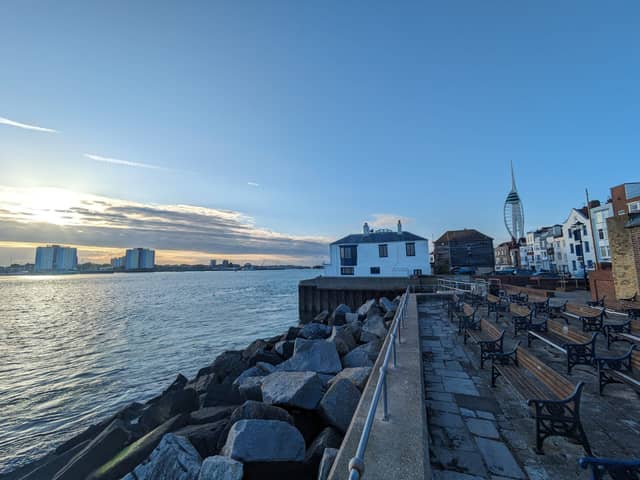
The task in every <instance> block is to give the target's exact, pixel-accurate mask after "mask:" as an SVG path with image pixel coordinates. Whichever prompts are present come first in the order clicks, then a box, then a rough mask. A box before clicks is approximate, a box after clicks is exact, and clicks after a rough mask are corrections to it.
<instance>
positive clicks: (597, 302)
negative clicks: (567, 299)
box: [587, 295, 607, 307]
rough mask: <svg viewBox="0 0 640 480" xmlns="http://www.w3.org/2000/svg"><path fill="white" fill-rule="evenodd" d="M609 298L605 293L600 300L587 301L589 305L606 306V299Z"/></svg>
mask: <svg viewBox="0 0 640 480" xmlns="http://www.w3.org/2000/svg"><path fill="white" fill-rule="evenodd" d="M605 298H607V296H606V295H603V296H602V297H601V298H599V299H598V300H590V301H588V302H587V306H589V307H604V300H605Z"/></svg>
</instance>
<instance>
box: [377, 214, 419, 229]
mask: <svg viewBox="0 0 640 480" xmlns="http://www.w3.org/2000/svg"><path fill="white" fill-rule="evenodd" d="M398 220H400V221H401V222H402V224H403V225H407V224H409V223H412V222H413V219H412V218H409V217H403V216H402V215H397V214H395V213H373V214H372V215H371V220H369V222H368V223H369V225H371V226H372V227H378V228H380V227H387V228H395V226H396V224H397V223H398Z"/></svg>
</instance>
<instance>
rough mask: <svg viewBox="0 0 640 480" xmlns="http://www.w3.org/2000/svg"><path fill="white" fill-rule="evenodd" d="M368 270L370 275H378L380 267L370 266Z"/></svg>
mask: <svg viewBox="0 0 640 480" xmlns="http://www.w3.org/2000/svg"><path fill="white" fill-rule="evenodd" d="M385 247H386V245H385ZM370 271H371V275H380V267H371V270H370Z"/></svg>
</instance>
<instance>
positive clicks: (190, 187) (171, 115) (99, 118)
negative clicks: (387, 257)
mask: <svg viewBox="0 0 640 480" xmlns="http://www.w3.org/2000/svg"><path fill="white" fill-rule="evenodd" d="M639 24H640V4H638V3H637V2H615V3H613V4H611V3H608V4H605V3H603V2H585V1H580V2H578V1H575V2H569V1H567V2H551V1H548V2H527V3H525V2H506V1H500V2H498V1H493V2H489V1H487V2H477V1H468V2H465V1H458V2H438V3H436V2H384V3H383V2H355V1H354V2H284V1H278V2H243V3H242V4H241V5H240V4H239V3H238V2H226V3H223V2H217V3H215V4H214V3H213V2H204V1H203V2H177V1H176V2H164V1H163V2H156V1H154V2H135V3H134V2H125V1H110V2H86V1H67V2H53V1H39V2H35V1H28V0H22V1H5V2H2V3H0V31H2V32H3V38H5V41H3V42H2V43H1V44H0V62H1V63H0V65H1V66H2V74H1V75H0V118H3V119H5V120H8V121H10V122H8V121H5V122H4V123H2V121H0V171H1V172H2V175H1V176H0V185H1V186H4V187H7V188H8V189H10V190H11V191H12V192H14V193H15V192H16V191H20V189H27V188H30V189H31V190H25V191H31V192H32V191H34V190H33V189H34V188H44V187H49V188H57V189H64V190H71V191H74V192H80V193H83V194H88V195H94V196H99V197H101V198H108V199H118V200H125V201H128V202H132V203H134V204H136V205H164V206H172V205H189V206H193V207H204V208H207V209H210V210H207V211H213V212H215V211H232V212H236V213H238V215H240V216H241V218H243V222H244V223H242V225H244V227H243V228H245V227H246V228H247V229H248V230H250V233H249V235H254V233H255V232H254V230H255V231H259V232H262V233H259V234H257V235H258V237H259V238H258V240H259V242H258V244H259V245H263V246H264V248H263V249H262V250H260V248H258V247H256V248H255V251H254V250H252V252H251V253H252V255H254V257H251V258H252V259H254V260H255V259H256V258H257V257H259V256H260V255H261V254H264V256H265V258H271V257H273V258H274V259H275V258H276V257H277V256H283V255H284V253H283V251H284V250H286V242H287V241H291V242H292V249H291V255H290V256H291V257H292V258H293V257H295V258H298V259H309V261H312V262H313V261H317V260H318V259H320V258H321V257H322V255H325V252H326V247H325V246H324V244H323V241H325V240H327V239H331V238H335V237H339V236H343V235H344V234H346V233H349V232H354V231H357V230H358V229H359V228H360V226H361V224H362V222H363V221H364V220H372V219H375V218H382V219H386V218H395V217H402V218H406V219H407V221H406V223H407V225H406V228H407V229H408V230H411V231H413V232H415V233H418V234H421V235H424V236H427V237H429V238H431V237H432V236H436V237H437V236H439V235H440V234H441V233H442V232H443V231H444V230H446V229H455V228H462V227H468V228H477V229H479V230H481V231H483V232H485V233H487V234H489V235H492V236H494V237H495V238H496V240H498V241H501V240H503V239H505V238H506V236H507V235H506V231H505V229H504V226H503V224H502V202H503V201H504V197H505V195H506V194H507V192H508V190H509V187H510V178H509V161H511V160H512V161H513V162H514V166H515V170H516V177H517V181H518V187H519V190H520V194H521V198H522V199H523V202H524V208H525V220H526V225H525V227H526V228H527V229H531V228H535V227H538V226H541V225H545V224H552V223H557V222H561V221H563V220H564V219H565V218H566V216H567V214H568V212H569V209H570V208H571V207H573V206H581V205H582V204H583V203H584V188H585V187H588V188H589V189H590V193H591V197H592V198H600V199H602V200H605V199H606V195H607V193H608V189H609V187H611V186H612V185H616V184H619V183H622V182H625V181H637V180H638V172H639V169H638V159H637V152H638V146H639V143H640V135H638V125H640V118H639V116H640V114H639V112H640V108H639V107H640V94H638V85H640V55H638V49H639V47H640V29H638V25H639ZM11 122H18V123H22V124H26V125H32V126H38V127H43V128H47V129H52V130H55V131H56V132H46V131H38V130H33V129H27V128H22V127H20V126H16V125H15V124H14V123H11ZM87 155H89V156H87ZM92 158H93V159H92ZM104 158H106V159H117V160H121V161H124V162H129V163H130V164H123V163H122V162H121V163H113V162H105V161H97V160H96V159H104ZM131 164H138V165H137V166H136V165H131ZM139 164H143V165H146V167H144V166H141V165H139ZM149 166H157V167H161V168H147V167H149ZM253 184H257V185H253ZM16 189H17V190H16ZM35 191H37V190H35ZM40 197H41V194H40ZM83 198H84V197H83ZM0 202H1V199H0ZM14 203H15V202H14ZM1 207H2V205H1V203H0V208H1ZM169 210H171V209H169ZM212 215H214V216H215V213H214V214H212ZM376 215H378V217H376ZM12 222H13V223H12ZM21 222H22V223H21V224H20V225H18V227H20V228H17V227H16V224H15V218H13V219H12V220H11V221H10V220H8V219H5V223H4V224H3V225H4V226H3V228H2V229H0V241H3V240H4V241H6V242H14V243H13V244H12V248H17V247H16V244H17V243H19V242H36V243H37V242H40V241H45V240H44V239H43V238H42V237H41V235H40V236H39V235H37V234H36V233H37V230H38V229H40V232H41V233H42V232H44V231H47V232H48V230H47V228H45V227H46V225H42V223H43V220H42V219H41V220H40V221H38V222H37V225H33V226H32V227H33V228H22V227H23V226H24V221H23V220H21ZM44 223H47V222H46V219H45V221H44ZM382 223H384V222H382ZM76 226H77V225H74V227H76ZM381 226H382V225H381ZM389 226H393V225H389ZM40 227H42V228H40ZM67 230H69V229H67ZM3 231H4V233H3ZM76 231H77V229H76ZM34 232H36V233H34ZM264 232H277V235H279V236H278V242H283V243H282V244H281V245H280V246H281V247H282V248H274V247H273V245H272V244H271V243H270V241H269V240H265V239H264V238H263V237H264ZM72 233H73V232H70V231H67V232H66V233H65V235H64V236H63V237H62V240H64V241H65V242H67V243H74V244H78V245H86V244H87V241H88V240H82V239H81V238H75V237H74V236H73V235H72ZM120 233H122V232H120ZM52 236H53V237H55V238H51V240H50V241H62V240H60V239H59V238H60V237H58V236H56V235H54V234H52ZM267 236H268V235H267ZM118 237H119V238H115V236H113V237H109V236H108V235H107V234H106V233H105V234H104V235H103V236H102V237H101V243H100V245H101V246H104V247H105V248H106V247H107V246H113V247H117V248H120V247H123V246H126V245H125V243H126V238H125V240H122V235H118ZM134 238H135V237H134ZM309 239H312V241H313V242H317V245H316V246H315V247H309V246H308V245H306V244H305V247H304V248H302V249H299V250H296V248H294V245H298V244H299V242H300V241H305V242H306V241H307V240H309ZM253 240H255V238H253V237H252V241H253ZM309 241H311V240H309ZM5 246H6V245H5ZM155 246H156V247H157V248H160V249H168V250H171V249H175V250H180V251H191V250H190V249H189V248H187V247H188V246H185V245H183V244H180V245H173V244H171V243H170V242H169V243H163V244H158V245H155ZM29 248H31V247H29ZM1 250H2V248H0V251H1ZM193 251H198V252H201V253H203V254H204V253H207V254H211V255H217V254H218V253H220V254H229V255H240V256H241V255H242V248H236V249H234V248H231V246H229V245H223V244H221V243H215V242H214V243H212V244H211V246H210V247H208V246H206V245H202V244H200V243H199V244H198V246H197V250H193ZM12 252H13V253H12V255H13V254H15V251H13V250H12ZM187 256H188V255H187ZM270 256H271V257H270ZM5 257H6V255H5ZM12 258H13V257H12ZM1 263H3V257H2V253H0V264H1Z"/></svg>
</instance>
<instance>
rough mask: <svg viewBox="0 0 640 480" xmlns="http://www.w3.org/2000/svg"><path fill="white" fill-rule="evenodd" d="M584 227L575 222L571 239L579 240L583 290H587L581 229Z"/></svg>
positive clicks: (582, 224)
mask: <svg viewBox="0 0 640 480" xmlns="http://www.w3.org/2000/svg"><path fill="white" fill-rule="evenodd" d="M583 227H584V223H582V222H581V221H579V220H578V221H577V222H576V223H574V224H573V225H572V227H571V228H572V230H573V239H574V240H579V241H580V253H581V254H582V255H580V265H581V266H582V276H583V278H584V288H585V290H589V284H588V283H587V267H586V265H585V262H584V244H583V242H582V228H583ZM576 234H577V238H576ZM576 256H577V252H576Z"/></svg>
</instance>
